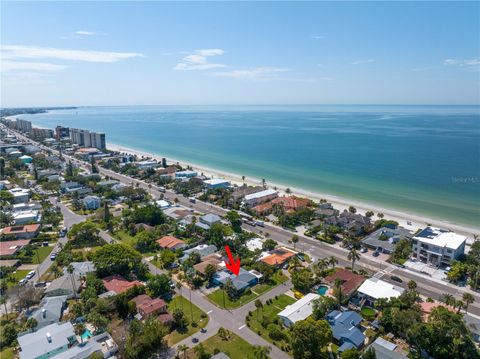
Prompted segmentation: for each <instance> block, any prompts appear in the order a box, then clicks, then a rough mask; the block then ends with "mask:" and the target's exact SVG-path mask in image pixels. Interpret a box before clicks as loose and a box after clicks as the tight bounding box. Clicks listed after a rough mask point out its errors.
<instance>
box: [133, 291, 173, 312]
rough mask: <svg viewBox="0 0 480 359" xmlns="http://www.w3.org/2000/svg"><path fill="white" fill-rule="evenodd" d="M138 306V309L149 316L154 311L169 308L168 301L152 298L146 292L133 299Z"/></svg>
mask: <svg viewBox="0 0 480 359" xmlns="http://www.w3.org/2000/svg"><path fill="white" fill-rule="evenodd" d="M132 302H134V303H135V305H136V306H137V310H138V311H139V312H140V313H141V314H142V315H146V316H149V315H151V314H154V313H158V312H163V311H165V310H166V308H167V303H165V301H164V300H162V299H160V298H155V299H152V298H150V297H149V296H148V295H146V294H141V295H139V296H136V297H135V298H133V299H132Z"/></svg>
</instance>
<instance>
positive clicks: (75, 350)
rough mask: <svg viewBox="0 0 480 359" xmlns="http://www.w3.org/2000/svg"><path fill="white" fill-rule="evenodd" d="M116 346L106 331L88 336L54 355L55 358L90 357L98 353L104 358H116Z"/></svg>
mask: <svg viewBox="0 0 480 359" xmlns="http://www.w3.org/2000/svg"><path fill="white" fill-rule="evenodd" d="M116 353H118V346H117V344H116V343H115V341H114V340H113V338H112V337H111V336H110V334H108V333H107V332H104V333H101V334H98V335H96V336H94V337H92V338H90V339H89V340H88V341H87V342H84V343H81V344H78V345H75V346H74V347H71V348H70V349H68V350H67V351H64V352H62V353H60V354H58V355H56V356H55V359H90V358H93V357H94V355H96V354H99V355H100V356H101V357H103V358H104V359H107V358H112V359H114V358H116V356H115V354H116Z"/></svg>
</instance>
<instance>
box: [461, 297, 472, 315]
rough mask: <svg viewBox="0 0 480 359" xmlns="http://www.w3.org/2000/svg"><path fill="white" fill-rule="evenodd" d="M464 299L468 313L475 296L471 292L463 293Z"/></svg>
mask: <svg viewBox="0 0 480 359" xmlns="http://www.w3.org/2000/svg"><path fill="white" fill-rule="evenodd" d="M462 300H463V301H464V302H465V313H467V312H468V306H469V305H470V304H472V303H473V302H474V301H475V298H474V296H473V295H471V294H470V293H463V296H462Z"/></svg>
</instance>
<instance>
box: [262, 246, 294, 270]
mask: <svg viewBox="0 0 480 359" xmlns="http://www.w3.org/2000/svg"><path fill="white" fill-rule="evenodd" d="M294 255H295V252H293V251H291V250H289V249H287V248H277V249H275V250H274V251H273V253H272V254H270V255H269V256H266V257H264V258H262V259H260V260H261V261H262V262H263V263H265V264H268V265H271V266H276V265H282V264H283V263H285V262H286V261H287V260H289V259H290V258H292V257H293V256H294Z"/></svg>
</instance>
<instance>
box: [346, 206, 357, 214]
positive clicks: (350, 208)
mask: <svg viewBox="0 0 480 359" xmlns="http://www.w3.org/2000/svg"><path fill="white" fill-rule="evenodd" d="M348 211H349V212H350V213H357V209H356V208H355V207H353V206H350V207H348Z"/></svg>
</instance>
